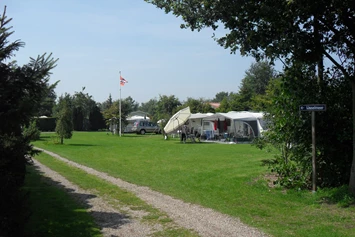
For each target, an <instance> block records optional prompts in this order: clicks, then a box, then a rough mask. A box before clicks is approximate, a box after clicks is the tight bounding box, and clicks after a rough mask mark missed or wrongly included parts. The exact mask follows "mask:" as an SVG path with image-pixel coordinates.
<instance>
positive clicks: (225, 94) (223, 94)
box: [212, 91, 229, 102]
mask: <svg viewBox="0 0 355 237" xmlns="http://www.w3.org/2000/svg"><path fill="white" fill-rule="evenodd" d="M228 96H229V93H228V92H225V91H221V92H218V93H217V94H216V96H215V97H214V99H213V100H212V101H213V102H222V100H223V99H224V98H225V97H228Z"/></svg>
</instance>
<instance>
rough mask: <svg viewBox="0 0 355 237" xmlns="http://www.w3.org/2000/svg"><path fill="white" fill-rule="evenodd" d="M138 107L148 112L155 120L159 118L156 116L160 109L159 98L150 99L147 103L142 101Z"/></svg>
mask: <svg viewBox="0 0 355 237" xmlns="http://www.w3.org/2000/svg"><path fill="white" fill-rule="evenodd" d="M138 109H139V110H141V111H144V112H146V113H148V114H149V117H150V118H153V120H156V121H157V120H159V119H157V118H156V113H157V109H158V100H157V99H156V98H153V99H150V100H149V101H148V102H146V103H141V105H140V106H139V107H138Z"/></svg>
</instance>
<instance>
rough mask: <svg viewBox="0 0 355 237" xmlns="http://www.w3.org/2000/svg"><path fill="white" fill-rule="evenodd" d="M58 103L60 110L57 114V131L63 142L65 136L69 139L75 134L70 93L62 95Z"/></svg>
mask: <svg viewBox="0 0 355 237" xmlns="http://www.w3.org/2000/svg"><path fill="white" fill-rule="evenodd" d="M58 105H59V107H60V110H59V112H58V114H57V120H56V127H55V131H56V133H57V134H58V136H59V137H60V143H61V144H63V139H64V138H66V139H69V138H71V137H72V135H73V115H72V105H71V99H70V95H69V94H66V95H65V96H64V97H63V96H61V97H60V98H59V102H58Z"/></svg>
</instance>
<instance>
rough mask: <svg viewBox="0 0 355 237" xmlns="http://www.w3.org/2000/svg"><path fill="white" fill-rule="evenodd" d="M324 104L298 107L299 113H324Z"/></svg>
mask: <svg viewBox="0 0 355 237" xmlns="http://www.w3.org/2000/svg"><path fill="white" fill-rule="evenodd" d="M326 108H327V107H326V105H325V104H309V105H300V111H325V110H326Z"/></svg>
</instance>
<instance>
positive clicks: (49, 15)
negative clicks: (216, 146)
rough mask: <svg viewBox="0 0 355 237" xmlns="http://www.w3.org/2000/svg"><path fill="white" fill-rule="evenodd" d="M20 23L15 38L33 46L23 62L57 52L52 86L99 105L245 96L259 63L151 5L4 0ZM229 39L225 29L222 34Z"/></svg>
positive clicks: (124, 0)
mask: <svg viewBox="0 0 355 237" xmlns="http://www.w3.org/2000/svg"><path fill="white" fill-rule="evenodd" d="M4 5H7V15H8V17H11V18H13V21H12V22H11V25H12V26H13V27H14V28H13V30H14V31H15V33H14V35H13V36H12V37H11V39H12V40H15V39H20V40H22V41H24V42H25V43H26V45H25V47H24V48H22V49H20V51H19V52H17V53H16V57H15V59H16V60H17V61H18V64H20V65H22V64H24V63H27V62H28V61H29V57H36V56H37V55H39V54H42V53H45V52H48V53H50V52H52V53H53V56H54V57H55V58H59V61H58V66H57V67H56V68H55V69H54V70H53V75H52V76H51V82H55V81H57V80H60V83H59V85H58V86H57V88H56V93H57V95H58V96H60V95H61V94H64V93H65V92H68V93H70V94H73V93H74V92H75V91H80V90H81V88H82V87H86V89H85V92H87V93H89V94H90V95H92V96H93V98H94V100H95V101H97V102H103V101H105V100H106V99H107V98H108V96H109V94H110V93H111V95H112V98H113V99H118V98H119V96H120V86H119V71H121V73H122V76H123V77H124V78H125V79H126V80H127V81H128V84H126V85H125V86H124V87H122V88H121V89H122V90H121V98H126V97H128V96H131V97H132V98H133V99H134V100H135V101H137V102H139V103H142V102H147V101H149V100H150V99H152V98H159V95H167V96H170V95H175V96H176V97H177V98H179V99H180V100H181V101H185V100H186V99H187V98H188V97H192V98H195V99H198V98H204V99H212V98H214V96H215V95H216V93H218V92H221V91H226V92H237V91H238V88H239V85H240V81H241V80H242V78H243V77H244V75H245V71H246V70H247V69H248V68H249V67H250V65H251V63H253V62H254V59H253V58H251V57H242V56H240V55H239V54H230V52H229V50H226V49H224V48H222V47H220V46H219V45H218V44H217V43H216V42H215V41H214V40H213V39H212V38H211V36H212V30H209V29H206V30H203V31H201V32H192V31H191V30H183V29H180V24H181V23H182V20H181V19H179V18H176V17H175V16H173V15H171V14H165V12H164V11H163V10H160V9H157V8H156V7H155V6H154V5H151V4H148V3H146V2H144V1H143V0H101V1H97V0H61V1H54V0H1V1H0V6H1V9H2V8H3V6H4ZM219 34H221V32H219Z"/></svg>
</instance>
